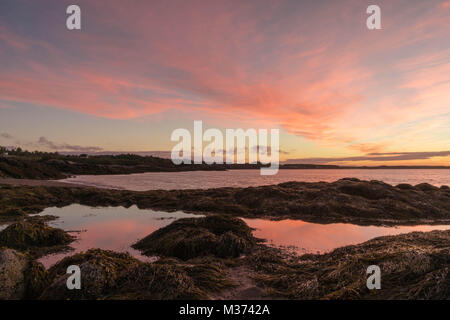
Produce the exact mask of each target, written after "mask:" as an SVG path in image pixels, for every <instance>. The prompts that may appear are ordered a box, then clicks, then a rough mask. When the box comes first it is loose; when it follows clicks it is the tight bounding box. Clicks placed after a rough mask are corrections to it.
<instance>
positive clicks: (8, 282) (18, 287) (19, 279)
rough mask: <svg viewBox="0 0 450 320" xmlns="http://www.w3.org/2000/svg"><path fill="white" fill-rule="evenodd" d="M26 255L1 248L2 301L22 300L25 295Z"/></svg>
mask: <svg viewBox="0 0 450 320" xmlns="http://www.w3.org/2000/svg"><path fill="white" fill-rule="evenodd" d="M27 267H28V259H27V257H26V255H24V254H22V253H20V252H17V251H15V250H12V249H7V248H0V300H17V299H22V298H23V297H24V295H25V290H26V283H25V271H26V269H27Z"/></svg>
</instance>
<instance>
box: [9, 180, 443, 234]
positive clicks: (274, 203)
mask: <svg viewBox="0 0 450 320" xmlns="http://www.w3.org/2000/svg"><path fill="white" fill-rule="evenodd" d="M0 194H1V197H0V221H5V220H8V219H11V220H15V219H17V218H18V217H19V218H20V217H21V216H24V217H25V216H27V215H28V214H30V213H37V212H40V211H42V210H43V209H45V208H47V207H51V206H56V207H63V206H67V205H70V204H73V203H77V204H82V205H88V206H94V207H96V206H103V207H107V206H123V207H127V208H128V207H130V206H132V205H136V206H137V207H138V208H140V209H156V210H164V211H175V210H183V211H185V212H192V213H201V214H226V215H232V216H238V217H243V218H266V219H273V220H280V219H288V218H290V219H301V220H304V221H307V222H317V223H336V222H342V223H353V224H358V225H378V226H380V225H390V226H392V225H418V224H450V188H449V187H448V186H441V187H440V188H438V187H435V186H432V185H430V184H426V183H422V184H418V185H416V186H412V185H409V184H400V185H397V186H392V185H389V184H386V183H384V182H381V181H362V180H358V179H356V178H345V179H341V180H338V181H335V182H331V183H328V182H314V183H306V182H286V183H281V184H278V185H271V186H261V187H248V188H216V189H206V190H204V189H195V190H194V189H193V190H150V191H141V192H139V191H128V190H111V189H98V188H92V187H78V186H72V185H70V184H67V186H58V187H56V186H14V185H7V184H2V182H1V180H0Z"/></svg>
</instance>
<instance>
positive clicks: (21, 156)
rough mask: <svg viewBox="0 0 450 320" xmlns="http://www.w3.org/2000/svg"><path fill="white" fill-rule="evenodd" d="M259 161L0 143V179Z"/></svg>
mask: <svg viewBox="0 0 450 320" xmlns="http://www.w3.org/2000/svg"><path fill="white" fill-rule="evenodd" d="M265 166H267V165H262V164H260V163H258V164H248V163H246V164H237V163H236V164H206V163H202V164H179V165H175V164H174V163H173V162H172V160H171V159H165V158H159V157H154V156H140V155H137V154H118V155H95V154H94V155H89V154H79V155H64V154H60V153H57V152H41V151H33V152H30V151H26V150H22V149H21V148H17V149H7V148H5V147H1V146H0V179H1V178H15V179H42V180H48V179H63V178H67V177H69V176H73V175H104V174H131V173H145V172H179V171H224V170H229V169H260V168H261V167H265ZM387 168H392V169H450V167H446V166H374V167H365V166H363V167H355V166H345V167H343V166H337V165H319V164H280V166H279V169H374V170H375V169H387Z"/></svg>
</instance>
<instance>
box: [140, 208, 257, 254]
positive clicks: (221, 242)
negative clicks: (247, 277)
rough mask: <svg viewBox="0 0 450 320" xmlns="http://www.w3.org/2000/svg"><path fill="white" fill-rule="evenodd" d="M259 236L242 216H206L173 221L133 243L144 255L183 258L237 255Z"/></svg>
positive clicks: (248, 248) (244, 250) (244, 251)
mask: <svg viewBox="0 0 450 320" xmlns="http://www.w3.org/2000/svg"><path fill="white" fill-rule="evenodd" d="M257 240H258V239H256V238H254V237H253V235H252V229H251V228H250V227H249V226H247V224H246V223H245V222H244V221H242V220H241V219H238V218H234V217H229V216H217V215H214V216H207V217H203V218H186V219H180V220H177V221H174V222H173V223H171V224H170V225H168V226H166V227H164V228H161V229H159V230H157V231H155V232H153V233H152V234H150V235H149V236H147V237H145V238H143V239H142V240H140V241H138V242H137V243H135V244H134V245H133V248H135V249H138V250H141V251H142V252H143V253H144V254H145V255H154V254H157V255H162V256H171V257H177V258H180V259H183V260H188V259H191V258H195V257H199V256H207V255H215V256H218V257H238V256H239V255H241V254H243V253H246V252H248V251H249V250H250V249H251V248H252V247H253V246H254V245H255V244H256V242H257Z"/></svg>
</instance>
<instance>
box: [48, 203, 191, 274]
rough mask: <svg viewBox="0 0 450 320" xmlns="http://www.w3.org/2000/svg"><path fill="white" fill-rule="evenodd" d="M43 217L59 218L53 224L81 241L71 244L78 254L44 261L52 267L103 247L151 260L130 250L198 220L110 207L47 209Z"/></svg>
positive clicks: (57, 255) (76, 206)
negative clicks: (169, 229) (170, 227)
mask: <svg viewBox="0 0 450 320" xmlns="http://www.w3.org/2000/svg"><path fill="white" fill-rule="evenodd" d="M40 215H55V216H58V217H59V218H58V219H56V220H54V221H50V222H49V225H51V226H53V227H57V228H61V229H64V230H66V231H74V232H73V233H71V234H72V235H75V236H76V237H77V240H76V241H75V242H73V243H71V244H70V246H71V247H73V248H74V249H75V251H70V252H66V253H58V254H53V255H49V256H46V257H43V258H41V259H40V260H39V261H40V262H42V263H43V264H44V265H45V266H46V267H49V266H51V265H53V264H54V263H56V262H57V261H59V260H60V259H62V258H63V257H65V256H68V255H72V254H74V253H75V252H81V251H86V250H88V249H90V248H101V249H108V250H114V251H121V252H129V253H130V254H131V255H133V256H135V257H136V258H138V259H141V260H144V261H148V260H149V258H148V257H144V256H142V255H140V254H139V251H137V250H134V249H132V248H130V245H131V244H133V243H135V242H136V241H137V240H139V239H141V238H143V237H145V236H147V235H149V234H150V233H152V232H153V231H155V230H157V229H159V228H161V227H164V226H166V225H168V224H170V223H171V222H172V221H174V220H176V219H180V218H188V217H198V215H193V214H187V213H184V212H180V211H176V212H170V213H169V212H161V211H153V210H140V209H138V208H137V207H136V206H132V207H130V208H128V209H127V208H123V207H107V208H91V207H86V206H81V205H78V204H73V205H70V206H67V207H64V208H54V207H53V208H47V209H45V210H44V211H43V212H42V213H40Z"/></svg>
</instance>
